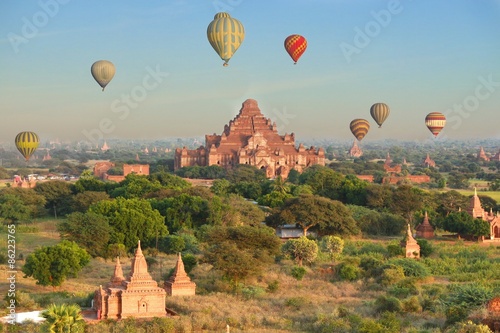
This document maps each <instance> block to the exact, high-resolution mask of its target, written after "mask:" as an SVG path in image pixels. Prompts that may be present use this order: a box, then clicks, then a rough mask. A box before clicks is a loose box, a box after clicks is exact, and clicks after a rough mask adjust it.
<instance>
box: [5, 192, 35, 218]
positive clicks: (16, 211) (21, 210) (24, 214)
mask: <svg viewBox="0 0 500 333" xmlns="http://www.w3.org/2000/svg"><path fill="white" fill-rule="evenodd" d="M30 215H31V210H30V209H29V207H28V206H26V205H25V204H24V202H22V200H21V199H20V198H19V197H17V196H15V195H13V194H5V195H2V196H0V218H1V219H2V220H6V221H7V222H9V223H17V222H18V221H21V220H27V219H29V217H30Z"/></svg>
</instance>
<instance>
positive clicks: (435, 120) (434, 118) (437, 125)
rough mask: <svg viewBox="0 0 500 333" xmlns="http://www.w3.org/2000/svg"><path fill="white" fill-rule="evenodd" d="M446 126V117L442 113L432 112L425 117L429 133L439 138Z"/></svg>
mask: <svg viewBox="0 0 500 333" xmlns="http://www.w3.org/2000/svg"><path fill="white" fill-rule="evenodd" d="M445 124H446V117H445V116H444V114H442V113H441V112H431V113H429V114H428V115H427V116H426V117H425V125H427V128H428V129H429V131H431V132H432V134H434V136H437V135H438V134H439V132H441V130H442V129H443V127H444V125H445Z"/></svg>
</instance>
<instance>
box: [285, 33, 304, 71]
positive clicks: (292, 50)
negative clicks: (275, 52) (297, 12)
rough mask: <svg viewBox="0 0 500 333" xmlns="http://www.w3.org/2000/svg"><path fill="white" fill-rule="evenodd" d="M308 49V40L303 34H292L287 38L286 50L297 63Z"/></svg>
mask: <svg viewBox="0 0 500 333" xmlns="http://www.w3.org/2000/svg"><path fill="white" fill-rule="evenodd" d="M306 49H307V40H306V39H305V38H304V37H302V36H301V35H290V36H288V37H287V38H286V39H285V50H286V52H288V54H289V55H290V57H292V59H293V61H294V62H295V64H296V63H297V61H298V60H299V58H300V57H301V56H302V54H304V52H305V51H306Z"/></svg>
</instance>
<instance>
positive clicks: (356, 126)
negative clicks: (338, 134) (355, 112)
mask: <svg viewBox="0 0 500 333" xmlns="http://www.w3.org/2000/svg"><path fill="white" fill-rule="evenodd" d="M349 128H350V129H351V132H352V134H353V135H354V136H355V137H356V139H358V140H359V141H361V140H363V138H364V137H365V135H366V133H368V131H369V130H370V123H369V122H368V120H366V119H354V120H353V121H351V124H350V125H349Z"/></svg>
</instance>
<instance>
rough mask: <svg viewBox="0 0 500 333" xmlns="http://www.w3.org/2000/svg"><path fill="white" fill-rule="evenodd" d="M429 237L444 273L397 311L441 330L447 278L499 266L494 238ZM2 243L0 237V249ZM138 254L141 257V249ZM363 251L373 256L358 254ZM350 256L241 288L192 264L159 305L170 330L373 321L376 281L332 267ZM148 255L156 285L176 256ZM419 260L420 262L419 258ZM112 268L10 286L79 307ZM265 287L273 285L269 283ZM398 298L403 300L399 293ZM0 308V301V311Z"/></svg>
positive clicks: (27, 245) (43, 228) (126, 265)
mask: <svg viewBox="0 0 500 333" xmlns="http://www.w3.org/2000/svg"><path fill="white" fill-rule="evenodd" d="M56 223H57V221H54V220H44V221H41V222H37V223H36V225H37V226H38V227H39V232H37V233H19V234H17V235H16V237H18V242H19V243H18V244H17V246H18V248H19V251H22V252H23V254H24V255H25V256H26V255H27V254H29V253H31V252H32V251H33V250H35V249H36V248H37V247H39V246H47V245H54V244H56V243H57V242H59V241H60V239H59V236H58V234H57V232H56V231H55V225H56ZM393 240H394V238H390V237H385V238H384V237H380V236H379V237H376V238H373V239H354V240H346V248H347V247H349V248H351V249H352V250H353V251H351V252H353V253H354V252H356V251H354V248H353V247H355V248H357V249H358V252H359V250H360V249H361V248H362V247H363V246H365V245H366V244H373V243H377V244H378V245H380V246H381V247H386V246H387V245H388V244H389V243H391V242H393ZM429 242H431V243H432V245H433V247H434V249H435V253H434V254H433V255H432V256H431V257H430V259H429V260H428V262H429V265H430V266H431V264H432V269H434V270H435V271H436V272H437V271H439V272H444V271H449V274H440V275H437V274H436V275H433V276H429V277H426V278H425V279H420V280H414V282H413V283H414V284H415V285H416V288H417V290H418V292H419V295H418V297H419V299H421V300H422V303H421V305H423V306H424V308H423V309H421V310H419V311H417V312H412V313H404V312H403V313H397V316H398V318H400V320H401V321H402V322H411V323H412V325H413V327H420V328H422V327H423V326H424V325H426V324H427V325H430V324H432V325H435V326H436V327H443V323H444V320H445V316H444V312H443V309H441V308H439V306H440V305H439V304H441V303H440V302H439V297H442V296H443V295H446V293H447V289H446V288H447V286H448V285H450V284H452V283H454V280H455V281H457V280H461V281H463V282H470V281H473V282H475V283H481V282H480V280H479V279H481V278H483V277H482V276H481V274H480V273H481V271H484V269H483V268H484V267H489V269H491V268H495V272H497V271H500V268H499V269H496V267H497V264H496V263H497V262H498V260H499V259H500V243H499V246H496V245H491V244H488V245H486V244H485V243H474V242H465V241H454V240H449V239H446V240H439V239H436V240H430V241H429ZM4 243H5V242H4V240H2V243H0V247H2V246H3V244H4ZM143 250H144V249H143ZM144 253H145V254H147V250H145V251H144ZM364 256H374V255H373V254H372V253H365V254H364ZM375 257H376V256H374V258H375ZM352 258H354V256H353V255H347V253H345V254H344V255H343V257H341V258H339V259H338V260H337V261H336V262H332V261H327V260H326V259H324V261H320V262H317V263H315V264H314V265H312V266H307V267H305V268H306V275H305V276H304V278H303V279H302V280H300V281H298V280H296V279H295V278H293V277H292V276H291V275H290V268H291V267H293V266H294V265H295V263H294V262H292V261H291V260H282V261H280V262H277V263H274V264H272V265H269V266H268V267H267V269H266V271H265V272H264V273H263V274H261V275H260V276H258V277H256V278H253V279H249V280H247V281H245V284H244V285H239V286H238V288H236V289H234V286H232V285H231V284H229V283H228V282H227V281H226V280H224V279H223V278H221V276H220V275H219V274H218V273H217V272H215V271H214V270H212V269H211V266H209V265H207V264H200V265H198V266H196V267H195V268H194V269H193V271H192V272H191V276H192V280H193V281H194V282H196V284H197V295H195V296H181V297H167V300H166V306H167V307H168V308H169V309H172V310H174V311H175V312H177V313H178V314H179V315H180V317H179V318H178V319H177V320H176V321H175V327H176V331H178V332H224V331H225V330H226V325H229V326H230V328H231V332H327V331H331V330H329V329H327V327H330V326H328V325H337V324H340V323H341V322H343V323H344V322H348V321H350V322H351V323H354V322H355V321H356V320H358V321H363V320H365V319H366V320H368V319H369V318H372V319H377V318H378V316H379V315H378V314H377V313H376V311H375V304H376V300H377V299H380V297H387V295H388V289H387V288H385V287H383V286H381V285H380V283H379V282H377V281H376V278H375V277H366V278H361V279H360V280H358V281H354V282H346V281H340V279H339V277H338V274H337V273H338V272H337V271H338V266H337V264H339V263H340V262H341V260H350V259H351V261H352ZM156 259H157V261H158V262H160V263H161V265H160V264H158V265H154V266H152V267H149V272H150V274H151V275H152V276H153V278H154V279H156V280H157V281H159V282H160V286H161V285H162V283H163V281H164V279H162V278H161V277H162V275H164V274H165V273H167V272H168V271H169V270H170V269H171V268H173V267H174V265H175V262H176V256H175V255H162V256H159V257H157V258H156ZM420 262H421V263H422V264H425V263H426V260H421V261H420ZM22 263H23V261H22V260H18V264H19V266H20V265H22ZM121 263H122V267H123V271H124V275H125V276H127V275H128V274H129V272H130V265H131V258H121ZM445 265H447V266H445ZM430 266H429V267H430ZM499 266H500V265H499ZM113 269H114V261H112V260H107V261H106V260H104V259H99V258H97V259H92V260H91V262H90V264H89V265H88V266H86V267H85V268H84V269H83V270H82V272H81V273H80V274H79V276H78V278H75V279H69V280H67V281H65V282H64V283H63V285H62V286H61V287H58V288H55V289H53V288H51V287H42V286H39V285H36V282H35V281H34V280H33V279H31V278H22V273H18V274H17V279H16V288H17V290H19V291H23V292H25V293H29V295H30V297H31V298H32V299H33V300H34V302H36V303H38V304H39V307H38V308H41V307H43V306H46V304H50V303H51V302H55V303H58V304H59V303H79V304H81V305H85V303H87V304H88V301H89V300H90V297H91V294H92V293H93V292H94V291H95V290H96V289H97V288H98V287H99V285H103V286H104V285H105V284H106V283H107V282H108V281H109V280H110V278H111V276H112V274H113ZM465 273H466V274H467V275H464V274H465ZM5 274H6V267H5V266H4V267H1V268H0V279H2V280H4V281H5V279H6V275H5ZM497 274H498V273H497ZM476 277H477V278H478V279H476ZM497 278H498V279H499V280H496V279H497ZM488 283H492V284H496V285H500V277H499V276H497V275H496V274H494V275H492V277H491V278H490V279H489V281H488ZM4 285H5V284H0V293H1V294H2V295H5V292H6V289H5V286H4ZM271 285H274V288H272V289H271V288H269V286H271ZM401 288H402V287H401ZM401 290H403V289H401ZM423 300H425V302H424V301H423ZM400 301H401V302H405V298H401V299H400ZM417 305H418V304H417ZM4 309H5V307H3V306H2V308H1V310H0V311H3V310H4ZM341 313H344V315H341ZM345 313H348V315H345ZM342 316H345V317H342ZM356 316H358V317H359V318H358V317H356ZM356 318H358V319H356ZM0 331H1V330H0ZM405 332H406V331H405Z"/></svg>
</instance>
